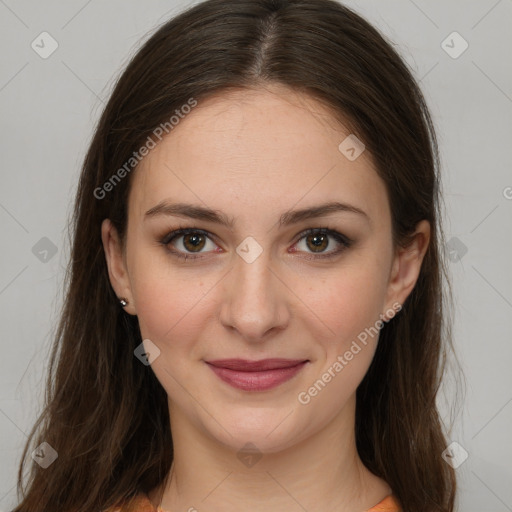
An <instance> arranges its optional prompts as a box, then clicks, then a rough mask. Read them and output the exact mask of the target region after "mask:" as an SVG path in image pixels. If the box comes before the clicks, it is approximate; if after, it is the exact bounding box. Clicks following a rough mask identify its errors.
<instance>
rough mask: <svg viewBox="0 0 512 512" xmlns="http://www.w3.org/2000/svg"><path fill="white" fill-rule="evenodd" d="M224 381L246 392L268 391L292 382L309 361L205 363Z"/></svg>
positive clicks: (235, 360)
mask: <svg viewBox="0 0 512 512" xmlns="http://www.w3.org/2000/svg"><path fill="white" fill-rule="evenodd" d="M205 362H206V364H207V365H208V366H209V367H210V368H211V369H212V370H213V372H214V373H215V374H216V375H217V377H219V378H220V379H221V380H222V381H224V382H226V383H227V384H230V385H231V386H233V387H234V388H237V389H242V390H244V391H266V390H268V389H272V388H275V387H277V386H279V385H280V384H283V383H284V382H286V381H288V380H290V379H291V378H292V377H294V376H295V375H296V374H297V373H299V372H300V371H301V370H302V369H303V368H304V366H305V365H306V363H308V362H309V360H304V359H262V360H260V361H249V360H246V359H218V360H215V361H205Z"/></svg>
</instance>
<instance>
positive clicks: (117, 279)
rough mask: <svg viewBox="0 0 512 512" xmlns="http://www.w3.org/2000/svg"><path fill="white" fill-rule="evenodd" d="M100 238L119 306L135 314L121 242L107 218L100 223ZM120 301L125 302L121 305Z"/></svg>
mask: <svg viewBox="0 0 512 512" xmlns="http://www.w3.org/2000/svg"><path fill="white" fill-rule="evenodd" d="M101 240H102V242H103V250H104V252H105V259H106V262H107V267H108V276H109V279H110V284H111V285H112V288H113V289H114V291H115V293H116V295H117V297H118V298H119V304H120V307H123V309H124V310H125V311H126V312H127V313H130V314H132V315H135V314H136V312H135V308H134V306H133V300H132V292H131V286H130V279H129V276H128V271H127V269H126V263H125V260H124V257H123V249H122V243H121V240H120V237H119V234H118V232H117V230H116V228H115V227H114V225H113V224H112V222H111V221H110V220H109V219H105V220H104V221H103V223H102V224H101ZM122 301H125V302H126V304H125V305H123V303H122Z"/></svg>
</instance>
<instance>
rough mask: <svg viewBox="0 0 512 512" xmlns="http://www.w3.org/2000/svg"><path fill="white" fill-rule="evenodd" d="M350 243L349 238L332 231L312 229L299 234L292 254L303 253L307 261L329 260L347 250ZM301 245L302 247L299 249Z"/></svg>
mask: <svg viewBox="0 0 512 512" xmlns="http://www.w3.org/2000/svg"><path fill="white" fill-rule="evenodd" d="M352 242H353V240H351V239H350V238H348V237H346V236H345V235H342V234H341V233H338V232H337V231H334V230H332V229H328V228H312V229H308V230H307V231H305V232H303V233H301V237H300V238H299V241H298V242H297V243H296V244H295V246H296V249H295V250H294V252H304V253H305V254H306V256H305V257H306V258H307V259H321V258H330V257H334V256H337V255H338V254H340V253H341V252H343V251H344V250H345V249H348V248H349V247H350V246H351V245H352ZM301 244H303V247H300V245H301ZM308 255H309V256H308Z"/></svg>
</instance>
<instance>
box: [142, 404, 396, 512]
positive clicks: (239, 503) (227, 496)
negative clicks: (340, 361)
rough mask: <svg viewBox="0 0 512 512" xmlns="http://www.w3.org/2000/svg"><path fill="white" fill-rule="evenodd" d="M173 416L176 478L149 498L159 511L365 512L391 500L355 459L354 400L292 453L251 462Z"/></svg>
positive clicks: (268, 455)
mask: <svg viewBox="0 0 512 512" xmlns="http://www.w3.org/2000/svg"><path fill="white" fill-rule="evenodd" d="M174 412H175V414H174V415H171V424H172V436H173V444H174V462H173V466H172V468H171V474H170V478H169V481H168V482H167V485H166V486H164V487H162V488H158V489H155V490H154V491H153V492H152V493H150V499H151V501H152V502H153V504H154V505H155V506H158V505H160V506H161V507H162V508H163V509H164V510H167V511H169V512H171V511H172V512H174V511H178V510H187V511H188V510H190V511H191V512H193V511H194V510H197V511H202V510H207V511H212V512H213V511H215V512H216V511H222V512H232V511H233V512H234V511H238V510H245V509H246V508H247V504H248V503H250V504H251V507H250V508H251V511H252V512H259V511H260V510H261V511H263V510H264V511H265V512H273V511H276V512H277V511H282V510H297V511H299V510H308V511H309V512H313V511H317V510H318V511H320V510H322V511H325V510H336V511H339V512H348V511H353V510H367V509H369V508H371V507H373V506H374V505H376V504H377V503H378V502H380V501H381V500H382V499H383V498H384V497H385V496H387V495H388V494H391V489H390V488H389V486H388V485H387V484H386V482H385V481H383V480H381V479H380V478H378V477H376V476H375V475H373V474H372V473H371V472H370V471H369V470H368V469H367V468H366V467H365V466H364V465H363V463H362V462H361V460H360V458H359V456H358V454H357V449H356V443H355V435H354V421H355V397H354V399H353V400H350V401H349V402H348V403H347V404H346V407H344V409H343V410H342V411H341V412H340V413H339V414H338V416H336V417H335V418H333V420H332V421H331V422H330V423H329V424H328V425H327V426H326V427H325V428H324V429H323V430H322V431H320V432H317V433H316V434H314V435H312V436H310V437H309V438H307V439H304V440H302V441H301V442H299V443H297V444H294V445H293V446H290V447H288V448H286V449H282V450H279V451H276V452H273V453H264V454H262V453H259V452H255V453H253V454H250V453H248V455H247V456H243V455H242V454H240V453H237V450H235V449H233V448H230V447H227V446H225V445H221V444H220V443H218V442H215V440H213V439H212V438H211V437H208V436H206V435H204V433H202V432H200V431H199V430H198V429H195V428H193V427H192V426H191V425H190V423H189V422H187V421H186V419H185V417H184V416H182V415H179V414H176V411H174ZM173 416H174V417H173ZM254 444H257V443H254Z"/></svg>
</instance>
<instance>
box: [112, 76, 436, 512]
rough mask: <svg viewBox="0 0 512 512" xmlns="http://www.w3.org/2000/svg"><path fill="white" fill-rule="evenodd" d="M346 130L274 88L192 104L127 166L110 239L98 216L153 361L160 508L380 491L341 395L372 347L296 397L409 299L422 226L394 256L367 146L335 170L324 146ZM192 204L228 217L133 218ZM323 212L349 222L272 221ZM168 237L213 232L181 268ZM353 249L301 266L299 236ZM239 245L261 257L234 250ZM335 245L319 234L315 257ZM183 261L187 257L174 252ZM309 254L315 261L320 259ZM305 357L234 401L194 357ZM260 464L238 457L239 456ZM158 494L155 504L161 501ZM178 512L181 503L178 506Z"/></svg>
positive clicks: (334, 153) (307, 505) (357, 502)
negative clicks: (123, 230)
mask: <svg viewBox="0 0 512 512" xmlns="http://www.w3.org/2000/svg"><path fill="white" fill-rule="evenodd" d="M349 133H350V132H349V131H348V130H347V129H346V128H345V127H343V126H341V125H340V124H338V123H336V122H335V121H334V119H333V118H332V116H331V115H330V113H329V111H327V110H326V109H325V108H324V107H323V106H322V105H321V104H319V103H317V102H316V101H314V100H313V99H312V98H309V97H307V96H303V95H299V94H296V93H293V92H292V91H290V90H288V89H286V88H284V87H282V86H272V87H266V88H258V89H254V90H251V91H248V90H244V91H235V92H230V93H229V94H228V93H223V94H221V95H218V96H215V97H210V98H208V99H207V100H206V101H201V102H200V103H199V105H198V106H197V107H196V108H194V109H193V110H192V112H191V113H190V114H188V115H187V116H186V117H185V118H184V119H183V120H181V121H180V124H179V125H178V126H177V127H176V128H175V129H174V130H173V131H172V132H171V133H170V134H169V135H168V136H167V137H166V138H164V140H163V141H162V142H161V143H160V144H159V145H158V146H157V147H156V148H155V149H153V150H152V151H151V153H150V154H149V155H148V156H147V157H146V158H145V159H144V160H143V161H142V162H141V164H140V165H139V168H138V169H137V171H136V172H135V174H134V175H133V177H132V179H133V183H132V188H131V192H130V197H129V204H128V227H127V234H126V238H125V243H124V244H122V243H121V242H120V239H119V236H118V234H117V233H116V230H115V229H114V228H113V226H112V224H111V223H110V221H109V220H105V221H104V223H103V226H102V239H103V244H104V247H105V253H106V258H107V263H108V267H109V274H110V280H111V283H112V286H113V288H114V290H115V292H116V293H117V295H118V296H119V297H125V298H126V299H127V300H128V302H129V304H128V306H127V307H126V308H125V310H126V311H127V313H129V314H132V315H137V316H138V318H139V323H140V327H141V333H142V337H143V339H150V340H151V341H152V343H154V344H155V345H156V346H157V347H158V348H159V350H160V355H159V356H158V357H157V358H156V359H155V360H154V362H153V363H152V364H151V367H152V369H153V371H154V373H155V375H156V376H157V378H158V380H159V381H160V382H161V384H162V386H163V387H164V388H165V390H166V391H167V394H168V397H169V399H168V403H169V412H170V418H171V430H172V437H173V441H174V450H175V459H174V464H173V467H172V471H171V475H172V478H170V481H169V482H168V485H167V486H165V487H163V486H162V488H158V489H154V490H153V492H151V493H150V498H151V500H152V502H153V503H154V505H155V506H156V505H160V504H161V506H162V507H163V508H164V509H166V510H172V511H178V510H194V508H195V509H197V510H199V511H202V510H205V511H206V510H207V511H220V510H222V511H224V512H230V511H235V510H237V511H238V510H245V509H246V508H247V504H250V510H251V511H260V510H261V511H263V510H265V511H266V512H272V511H276V512H277V511H282V510H287V511H291V512H293V511H303V510H304V509H306V510H308V511H309V512H314V511H326V510H336V511H339V512H348V511H356V510H357V511H360V510H367V509H369V508H371V507H372V506H374V505H375V504H377V503H378V502H380V501H381V500H382V499H383V498H384V497H385V496H387V495H388V494H390V493H391V489H390V487H389V486H388V484H387V483H386V482H385V481H383V480H382V479H380V478H377V477H376V476H375V475H373V474H372V473H370V471H368V469H366V467H365V466H364V465H363V464H362V462H361V460H360V458H359V456H358V454H357V450H356V445H355V436H354V425H355V404H356V400H355V393H356V389H357V386H358V385H359V383H360V382H361V380H362V379H363V377H364V375H365V374H366V372H367V370H368V367H369V365H370V363H371V360H372V358H373V355H374V352H375V348H376V343H377V342H378V336H374V337H373V338H372V337H370V338H369V339H368V343H367V345H366V346H364V348H363V349H362V350H361V351H360V352H359V353H358V354H357V355H355V356H354V358H353V359H352V360H351V361H350V362H349V363H348V364H347V365H346V366H345V367H344V368H343V370H342V371H341V372H339V373H337V374H336V377H335V378H332V380H331V381H330V382H329V383H328V384H327V385H326V386H325V387H324V388H323V389H322V390H321V392H319V393H318V394H317V395H316V396H314V397H312V398H311V400H310V402H309V403H308V404H305V405H304V404H301V403H300V402H299V401H298V395H299V393H300V392H303V391H307V390H308V388H310V387H311V386H312V384H313V383H314V382H315V381H317V380H318V379H319V378H320V377H321V376H322V374H324V373H325V372H326V371H327V370H328V368H329V367H332V365H333V363H334V362H335V361H336V360H337V357H338V355H343V354H344V353H345V352H346V351H347V350H349V348H350V346H351V343H352V341H353V340H356V339H357V336H358V334H359V333H361V332H362V331H364V329H365V328H369V327H370V326H374V325H375V322H376V321H377V320H379V318H381V317H380V316H379V315H381V314H385V313H386V311H387V310H389V309H390V308H392V306H393V304H397V303H398V304H402V303H403V302H404V301H405V299H406V298H407V296H408V295H409V294H410V292H411V290H412V289H413V287H414V285H415V283H416V280H417V278H418V274H419V271H420V267H421V263H422V260H423V257H424V255H425V251H426V249H427V246H428V242H429V236H430V228H429V224H428V222H426V221H422V222H420V223H419V224H418V226H417V229H416V236H415V238H414V241H413V243H412V244H411V245H410V246H409V247H408V248H406V249H404V248H400V247H394V245H393V242H392V237H391V214H390V208H389V203H388V197H387V193H386V188H385V185H384V182H383V181H382V180H381V178H380V177H379V176H378V174H377V172H376V171H375V167H374V164H373V161H372V158H371V155H370V154H369V152H368V151H364V152H363V153H362V154H361V155H360V156H359V157H358V158H357V159H356V160H355V161H349V160H348V159H347V158H346V157H345V156H344V155H343V154H342V153H341V152H340V151H339V150H338V145H339V144H340V142H341V141H343V140H344V139H345V137H346V136H347V135H348V134H349ZM164 200H166V201H169V202H183V203H191V204H194V205H199V206H203V207H209V208H212V209H214V210H217V211H219V212H223V213H225V214H226V215H227V216H228V217H230V218H231V219H233V221H234V226H233V228H229V227H226V226H221V225H218V224H215V223H213V222H211V221H205V220H195V219H187V218H183V217H177V216H172V215H166V214H158V215H153V216H147V215H145V213H146V212H147V211H148V210H150V209H151V208H153V207H155V206H156V205H158V204H159V203H160V202H161V201H164ZM330 201H339V202H342V203H347V204H350V205H352V206H355V207H357V208H359V209H361V210H363V211H364V212H365V213H366V216H365V215H361V214H357V213H353V212H336V213H332V214H329V215H324V216H323V217H317V218H314V219H309V220H304V221H301V222H299V223H297V224H293V225H289V226H282V227H280V226H279V224H278V220H279V217H280V215H281V214H282V213H284V212H285V211H288V210H291V209H302V208H307V207H311V206H314V205H319V204H322V203H325V202H330ZM180 227H190V228H197V229H203V230H205V231H207V232H209V233H211V234H212V237H210V238H205V239H204V241H203V245H199V248H198V249H196V251H199V252H198V253H196V254H199V255H200V256H202V257H203V258H202V259H197V260H190V259H189V260H186V261H185V260H183V259H180V258H178V257H175V256H173V255H172V253H170V252H169V248H173V249H174V250H176V251H181V252H182V253H188V254H192V255H194V254H195V253H194V245H193V244H191V243H190V236H189V237H188V239H187V240H188V244H187V245H184V242H185V239H186V238H187V237H186V236H185V237H183V235H182V236H181V237H180V236H178V238H176V239H175V240H174V241H173V242H172V243H171V244H169V245H168V246H167V247H166V246H165V245H164V244H162V243H161V239H162V238H163V237H164V236H165V235H166V234H168V233H169V232H171V231H172V230H175V229H178V228H180ZM323 227H328V228H330V229H333V230H335V231H338V232H339V233H342V234H344V235H346V236H348V237H349V238H351V239H353V240H354V242H353V244H352V245H351V246H350V247H348V248H345V249H344V250H343V251H342V252H341V253H340V254H338V255H336V256H334V257H333V258H331V259H317V260H314V259H308V257H311V258H313V257H314V256H315V255H318V254H319V253H318V252H315V245H314V244H313V243H312V241H311V240H312V239H314V235H311V236H309V237H308V236H306V237H302V238H300V236H299V235H301V233H302V232H303V231H304V230H305V229H308V228H323ZM248 236H251V237H253V238H254V239H255V240H256V241H257V243H258V244H259V246H260V247H261V248H262V253H261V254H260V255H259V256H258V257H257V258H256V259H255V260H254V261H253V262H251V263H248V262H247V261H245V260H244V259H243V258H242V257H240V256H239V254H238V253H237V252H236V249H237V247H238V246H239V245H240V244H241V242H242V241H243V240H244V239H245V238H246V237H248ZM339 247H340V244H339V243H338V242H336V240H335V239H334V238H332V237H328V238H327V240H326V241H325V243H324V244H323V245H321V250H320V254H322V253H333V252H334V251H335V250H336V249H337V248H339ZM187 249H188V250H187ZM322 251H323V252H322ZM233 357H238V358H244V359H251V360H260V359H265V358H271V357H282V358H292V359H307V360H309V362H308V364H307V365H306V366H305V367H304V368H303V369H302V370H301V372H300V373H298V374H297V375H295V376H294V377H293V378H292V379H291V380H289V381H287V382H285V383H283V384H281V385H280V386H278V387H276V388H273V389H271V390H267V391H262V392H253V391H242V390H238V389H235V388H232V387H231V386H229V385H228V384H226V383H224V382H223V381H221V380H220V379H219V378H218V377H217V376H216V375H215V374H214V373H213V372H212V371H211V369H210V368H209V367H208V365H206V363H205V362H204V361H205V360H212V359H222V358H233ZM248 442H250V443H252V444H253V445H255V446H256V447H257V449H258V451H259V453H260V454H261V455H262V456H261V458H260V459H259V460H258V461H257V462H256V463H255V464H253V465H252V466H250V467H249V466H248V465H245V464H243V463H242V462H241V460H240V459H239V458H238V457H237V453H238V452H239V450H240V449H241V448H242V447H243V446H244V445H245V444H246V443H248ZM160 493H163V495H162V494H160ZM192 507H194V508H192Z"/></svg>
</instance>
